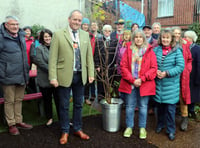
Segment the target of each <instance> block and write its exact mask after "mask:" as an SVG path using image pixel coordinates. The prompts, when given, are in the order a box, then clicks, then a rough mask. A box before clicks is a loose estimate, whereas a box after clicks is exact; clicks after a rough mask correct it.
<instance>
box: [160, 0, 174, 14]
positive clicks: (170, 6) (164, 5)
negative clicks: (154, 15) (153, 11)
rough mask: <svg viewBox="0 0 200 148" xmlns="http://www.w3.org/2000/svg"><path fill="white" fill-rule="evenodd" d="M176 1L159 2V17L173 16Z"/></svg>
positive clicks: (162, 0) (164, 0)
mask: <svg viewBox="0 0 200 148" xmlns="http://www.w3.org/2000/svg"><path fill="white" fill-rule="evenodd" d="M173 14H174V0H158V17H166V16H173Z"/></svg>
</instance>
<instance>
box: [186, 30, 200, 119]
mask: <svg viewBox="0 0 200 148" xmlns="http://www.w3.org/2000/svg"><path fill="white" fill-rule="evenodd" d="M184 36H185V38H186V39H187V40H188V41H189V42H191V45H190V50H191V53H192V59H193V60H192V72H191V74H190V91H191V104H190V105H189V106H188V113H189V115H190V116H191V117H192V118H194V119H196V114H195V112H194V107H195V103H200V46H199V45H197V44H196V43H195V42H196V40H197V38H198V37H197V35H196V33H195V32H194V31H191V30H189V31H186V32H185V33H184Z"/></svg>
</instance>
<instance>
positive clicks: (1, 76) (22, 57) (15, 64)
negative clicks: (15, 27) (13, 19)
mask: <svg viewBox="0 0 200 148" xmlns="http://www.w3.org/2000/svg"><path fill="white" fill-rule="evenodd" d="M24 35H25V33H24V32H23V31H22V30H19V33H18V37H19V39H16V38H13V37H11V36H10V35H9V34H8V32H7V31H6V29H5V27H4V23H3V24H2V25H1V26H0V84H3V85H15V84H19V85H24V84H26V83H27V82H28V79H29V66H28V61H27V54H26V43H25V38H24Z"/></svg>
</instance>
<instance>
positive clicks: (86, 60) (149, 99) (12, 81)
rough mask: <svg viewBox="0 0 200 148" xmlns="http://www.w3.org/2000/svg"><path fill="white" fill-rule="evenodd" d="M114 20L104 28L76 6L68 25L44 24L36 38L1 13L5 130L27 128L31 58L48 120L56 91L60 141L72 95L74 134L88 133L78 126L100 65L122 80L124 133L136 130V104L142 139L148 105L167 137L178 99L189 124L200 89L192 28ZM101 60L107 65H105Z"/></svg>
mask: <svg viewBox="0 0 200 148" xmlns="http://www.w3.org/2000/svg"><path fill="white" fill-rule="evenodd" d="M115 24H116V31H113V29H112V26H111V25H109V24H105V25H104V26H103V27H102V34H101V33H100V32H98V24H97V22H95V21H93V22H91V25H90V21H89V19H88V18H83V14H82V12H81V11H79V10H74V11H72V12H71V13H70V15H69V17H68V25H67V27H66V28H64V29H61V30H59V31H56V32H54V33H52V32H51V31H50V30H49V29H43V30H41V31H40V32H39V33H40V34H39V36H38V38H37V39H35V40H34V39H33V38H32V37H31V28H30V27H24V29H23V30H24V31H22V30H21V29H20V28H19V20H18V18H17V17H15V16H7V17H6V19H5V22H4V23H2V25H1V28H0V84H1V86H2V88H3V95H4V99H5V103H4V106H5V107H4V110H5V118H6V121H7V123H8V126H9V133H10V134H12V135H19V134H20V132H19V130H18V128H23V129H31V128H32V125H29V124H27V123H24V122H23V117H22V100H23V97H24V93H25V88H26V85H28V83H29V74H28V72H29V70H30V68H29V67H30V66H31V65H32V63H34V64H35V65H36V66H37V79H38V83H37V85H38V86H39V88H40V91H41V92H42V95H43V100H44V109H45V113H46V117H47V120H48V121H47V123H46V125H47V126H49V125H51V124H52V123H53V118H52V114H53V113H52V98H54V101H55V105H56V110H57V115H58V118H59V122H60V127H61V132H62V134H61V137H60V140H59V142H60V144H62V145H63V144H66V143H67V142H68V137H69V131H70V118H69V104H70V97H71V95H72V97H73V121H72V122H73V130H74V135H76V136H78V137H80V138H81V139H83V140H88V139H90V137H89V136H88V135H87V134H86V133H84V132H83V130H82V116H81V113H82V107H83V102H84V101H85V103H87V104H89V105H90V104H91V101H94V100H95V99H97V100H98V101H100V100H101V99H102V98H104V96H105V90H104V89H105V87H104V86H103V83H104V82H103V81H102V79H104V75H102V72H103V73H106V74H107V75H108V76H109V77H113V78H112V80H113V79H114V80H115V81H118V82H119V83H120V85H119V87H117V88H115V89H116V90H117V89H118V90H117V91H119V92H120V93H119V94H118V95H119V97H121V98H122V99H123V100H124V103H125V111H126V129H125V131H124V133H123V136H124V137H130V136H131V135H132V133H133V128H134V115H135V108H136V107H137V108H138V110H139V116H138V117H139V128H140V131H139V138H140V139H146V137H147V131H146V124H147V115H148V110H150V109H153V110H152V111H153V112H154V113H155V115H156V118H157V119H156V122H157V124H156V130H155V132H156V133H160V132H161V131H162V129H164V128H166V132H167V134H168V138H169V139H170V140H174V139H175V130H176V126H175V113H176V104H177V103H178V102H180V111H181V116H182V121H181V125H180V128H181V130H183V131H185V130H187V126H188V115H189V113H190V114H191V115H192V116H193V117H195V112H194V106H195V103H197V102H198V101H199V97H200V96H199V87H200V84H199V75H200V73H199V69H200V66H199V63H200V62H199V60H200V58H199V56H200V46H199V45H197V44H195V42H196V40H197V35H196V33H195V32H194V31H186V32H185V33H184V38H182V37H181V35H182V32H181V29H180V28H179V27H173V28H166V29H163V30H162V31H161V24H160V23H158V22H155V23H154V24H153V25H152V26H149V25H146V26H143V27H142V29H139V25H138V24H136V23H134V24H133V25H132V27H131V30H125V28H124V25H125V21H124V20H122V19H119V20H118V21H116V22H115ZM36 41H39V44H38V42H36ZM105 66H109V67H108V68H107V69H106V67H105ZM95 75H96V78H95ZM95 79H96V82H95V81H94V80H95ZM96 83H97V91H96ZM96 92H97V93H96ZM52 96H53V97H52Z"/></svg>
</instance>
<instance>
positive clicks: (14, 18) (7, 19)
mask: <svg viewBox="0 0 200 148" xmlns="http://www.w3.org/2000/svg"><path fill="white" fill-rule="evenodd" d="M10 20H15V21H19V19H18V18H17V17H16V16H11V15H10V16H6V18H5V22H6V23H7V22H9V21H10Z"/></svg>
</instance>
